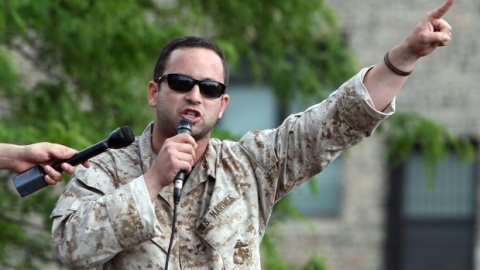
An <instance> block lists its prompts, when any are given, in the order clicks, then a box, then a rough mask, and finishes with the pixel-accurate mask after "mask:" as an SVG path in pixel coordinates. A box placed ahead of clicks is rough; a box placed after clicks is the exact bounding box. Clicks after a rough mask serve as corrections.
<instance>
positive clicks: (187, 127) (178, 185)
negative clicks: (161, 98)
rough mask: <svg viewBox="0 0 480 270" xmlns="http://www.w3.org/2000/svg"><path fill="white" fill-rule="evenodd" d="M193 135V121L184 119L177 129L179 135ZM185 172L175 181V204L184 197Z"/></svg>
mask: <svg viewBox="0 0 480 270" xmlns="http://www.w3.org/2000/svg"><path fill="white" fill-rule="evenodd" d="M182 133H187V134H192V121H190V120H188V119H185V118H182V120H180V124H179V125H178V128H177V134H182ZM185 176H186V173H185V171H179V172H178V173H177V175H176V176H175V179H174V187H173V202H174V203H175V204H178V203H179V202H180V196H182V188H183V181H185Z"/></svg>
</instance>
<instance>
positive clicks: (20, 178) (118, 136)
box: [13, 126, 135, 197]
mask: <svg viewBox="0 0 480 270" xmlns="http://www.w3.org/2000/svg"><path fill="white" fill-rule="evenodd" d="M134 141H135V135H134V134H133V131H132V130H131V129H130V127H128V126H124V127H120V128H117V129H116V130H114V131H112V133H110V135H109V136H108V138H107V139H105V140H103V141H101V142H98V143H96V144H94V145H92V146H90V147H88V148H86V149H84V150H82V151H80V152H78V153H76V154H75V155H74V156H72V157H71V158H69V159H65V160H59V161H57V162H55V163H54V164H52V167H53V168H54V169H55V170H57V171H59V172H61V171H63V170H62V163H68V164H70V165H73V166H76V165H78V164H80V163H82V162H84V161H86V160H88V159H90V158H92V157H94V156H96V155H98V154H100V153H103V152H105V151H106V150H107V149H109V148H113V149H117V148H122V147H125V146H127V145H129V144H131V143H132V142H134ZM44 176H45V171H44V170H43V168H42V166H40V165H37V166H35V167H33V168H30V169H28V170H26V171H24V172H22V173H20V174H18V175H16V176H15V177H14V178H13V183H14V184H15V188H16V189H17V191H18V193H20V196H22V197H25V196H27V195H29V194H31V193H33V192H35V191H37V190H40V189H42V188H44V187H46V186H47V185H48V184H47V183H46V182H45V180H44Z"/></svg>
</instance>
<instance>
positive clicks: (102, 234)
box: [51, 161, 156, 268]
mask: <svg viewBox="0 0 480 270" xmlns="http://www.w3.org/2000/svg"><path fill="white" fill-rule="evenodd" d="M116 173H118V172H116V171H115V170H106V169H105V168H102V166H100V165H99V163H97V162H94V161H91V166H90V168H89V169H85V168H83V167H79V168H78V169H77V173H76V175H75V177H74V178H73V179H72V180H71V182H70V183H69V185H68V187H67V189H66V190H65V191H64V193H63V194H62V196H61V197H60V198H59V200H58V202H57V205H56V206H55V208H54V210H53V212H52V214H51V218H52V219H53V227H52V238H51V244H52V247H53V250H54V252H55V253H56V254H57V256H58V257H59V258H60V260H61V261H62V262H63V263H65V264H66V265H69V266H70V267H74V268H86V267H94V266H100V265H102V264H104V263H105V262H107V261H108V260H110V259H111V258H112V257H114V256H115V255H116V254H117V253H119V252H120V251H122V250H123V249H126V248H128V247H131V246H134V245H137V244H139V243H141V242H144V241H146V240H148V239H151V238H153V237H154V235H155V220H156V218H155V211H154V208H153V206H152V204H151V202H150V200H149V199H146V198H149V196H148V192H147V189H146V186H145V182H144V179H143V176H137V178H135V179H133V180H132V181H130V182H128V183H125V184H124V185H121V186H119V187H117V186H116V184H115V182H116V181H115V178H116Z"/></svg>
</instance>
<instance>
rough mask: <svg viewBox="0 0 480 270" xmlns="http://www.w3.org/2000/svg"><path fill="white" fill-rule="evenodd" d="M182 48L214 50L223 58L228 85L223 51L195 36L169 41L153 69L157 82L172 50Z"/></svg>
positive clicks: (224, 77) (226, 79) (227, 73)
mask: <svg viewBox="0 0 480 270" xmlns="http://www.w3.org/2000/svg"><path fill="white" fill-rule="evenodd" d="M180 48H205V49H209V50H212V51H214V52H215V53H216V54H217V55H218V56H219V57H220V59H221V60H222V65H223V80H224V84H225V85H228V81H229V72H228V67H227V61H226V59H225V55H224V54H223V51H222V50H221V49H220V48H219V47H218V46H217V45H216V44H215V43H213V42H211V41H210V40H207V39H205V38H200V37H194V36H189V37H181V38H175V39H173V40H171V41H170V42H169V43H167V44H166V45H165V47H163V49H162V51H161V52H160V54H159V55H158V59H157V63H156V64H155V69H154V71H153V80H154V81H155V82H156V81H157V80H158V78H159V77H160V76H162V75H163V73H164V72H165V68H166V65H167V62H168V59H169V58H170V55H171V54H172V52H173V51H174V50H176V49H180Z"/></svg>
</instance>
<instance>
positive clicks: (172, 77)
mask: <svg viewBox="0 0 480 270" xmlns="http://www.w3.org/2000/svg"><path fill="white" fill-rule="evenodd" d="M166 78H167V81H168V87H170V89H172V90H173V91H176V92H180V93H187V92H189V91H190V90H192V88H193V86H194V85H195V84H198V86H199V88H200V93H202V95H204V96H205V97H208V98H219V97H220V96H222V95H223V93H224V91H225V85H223V84H221V83H219V82H216V81H211V80H203V81H197V80H195V79H193V78H190V77H188V76H186V75H182V74H168V75H166Z"/></svg>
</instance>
